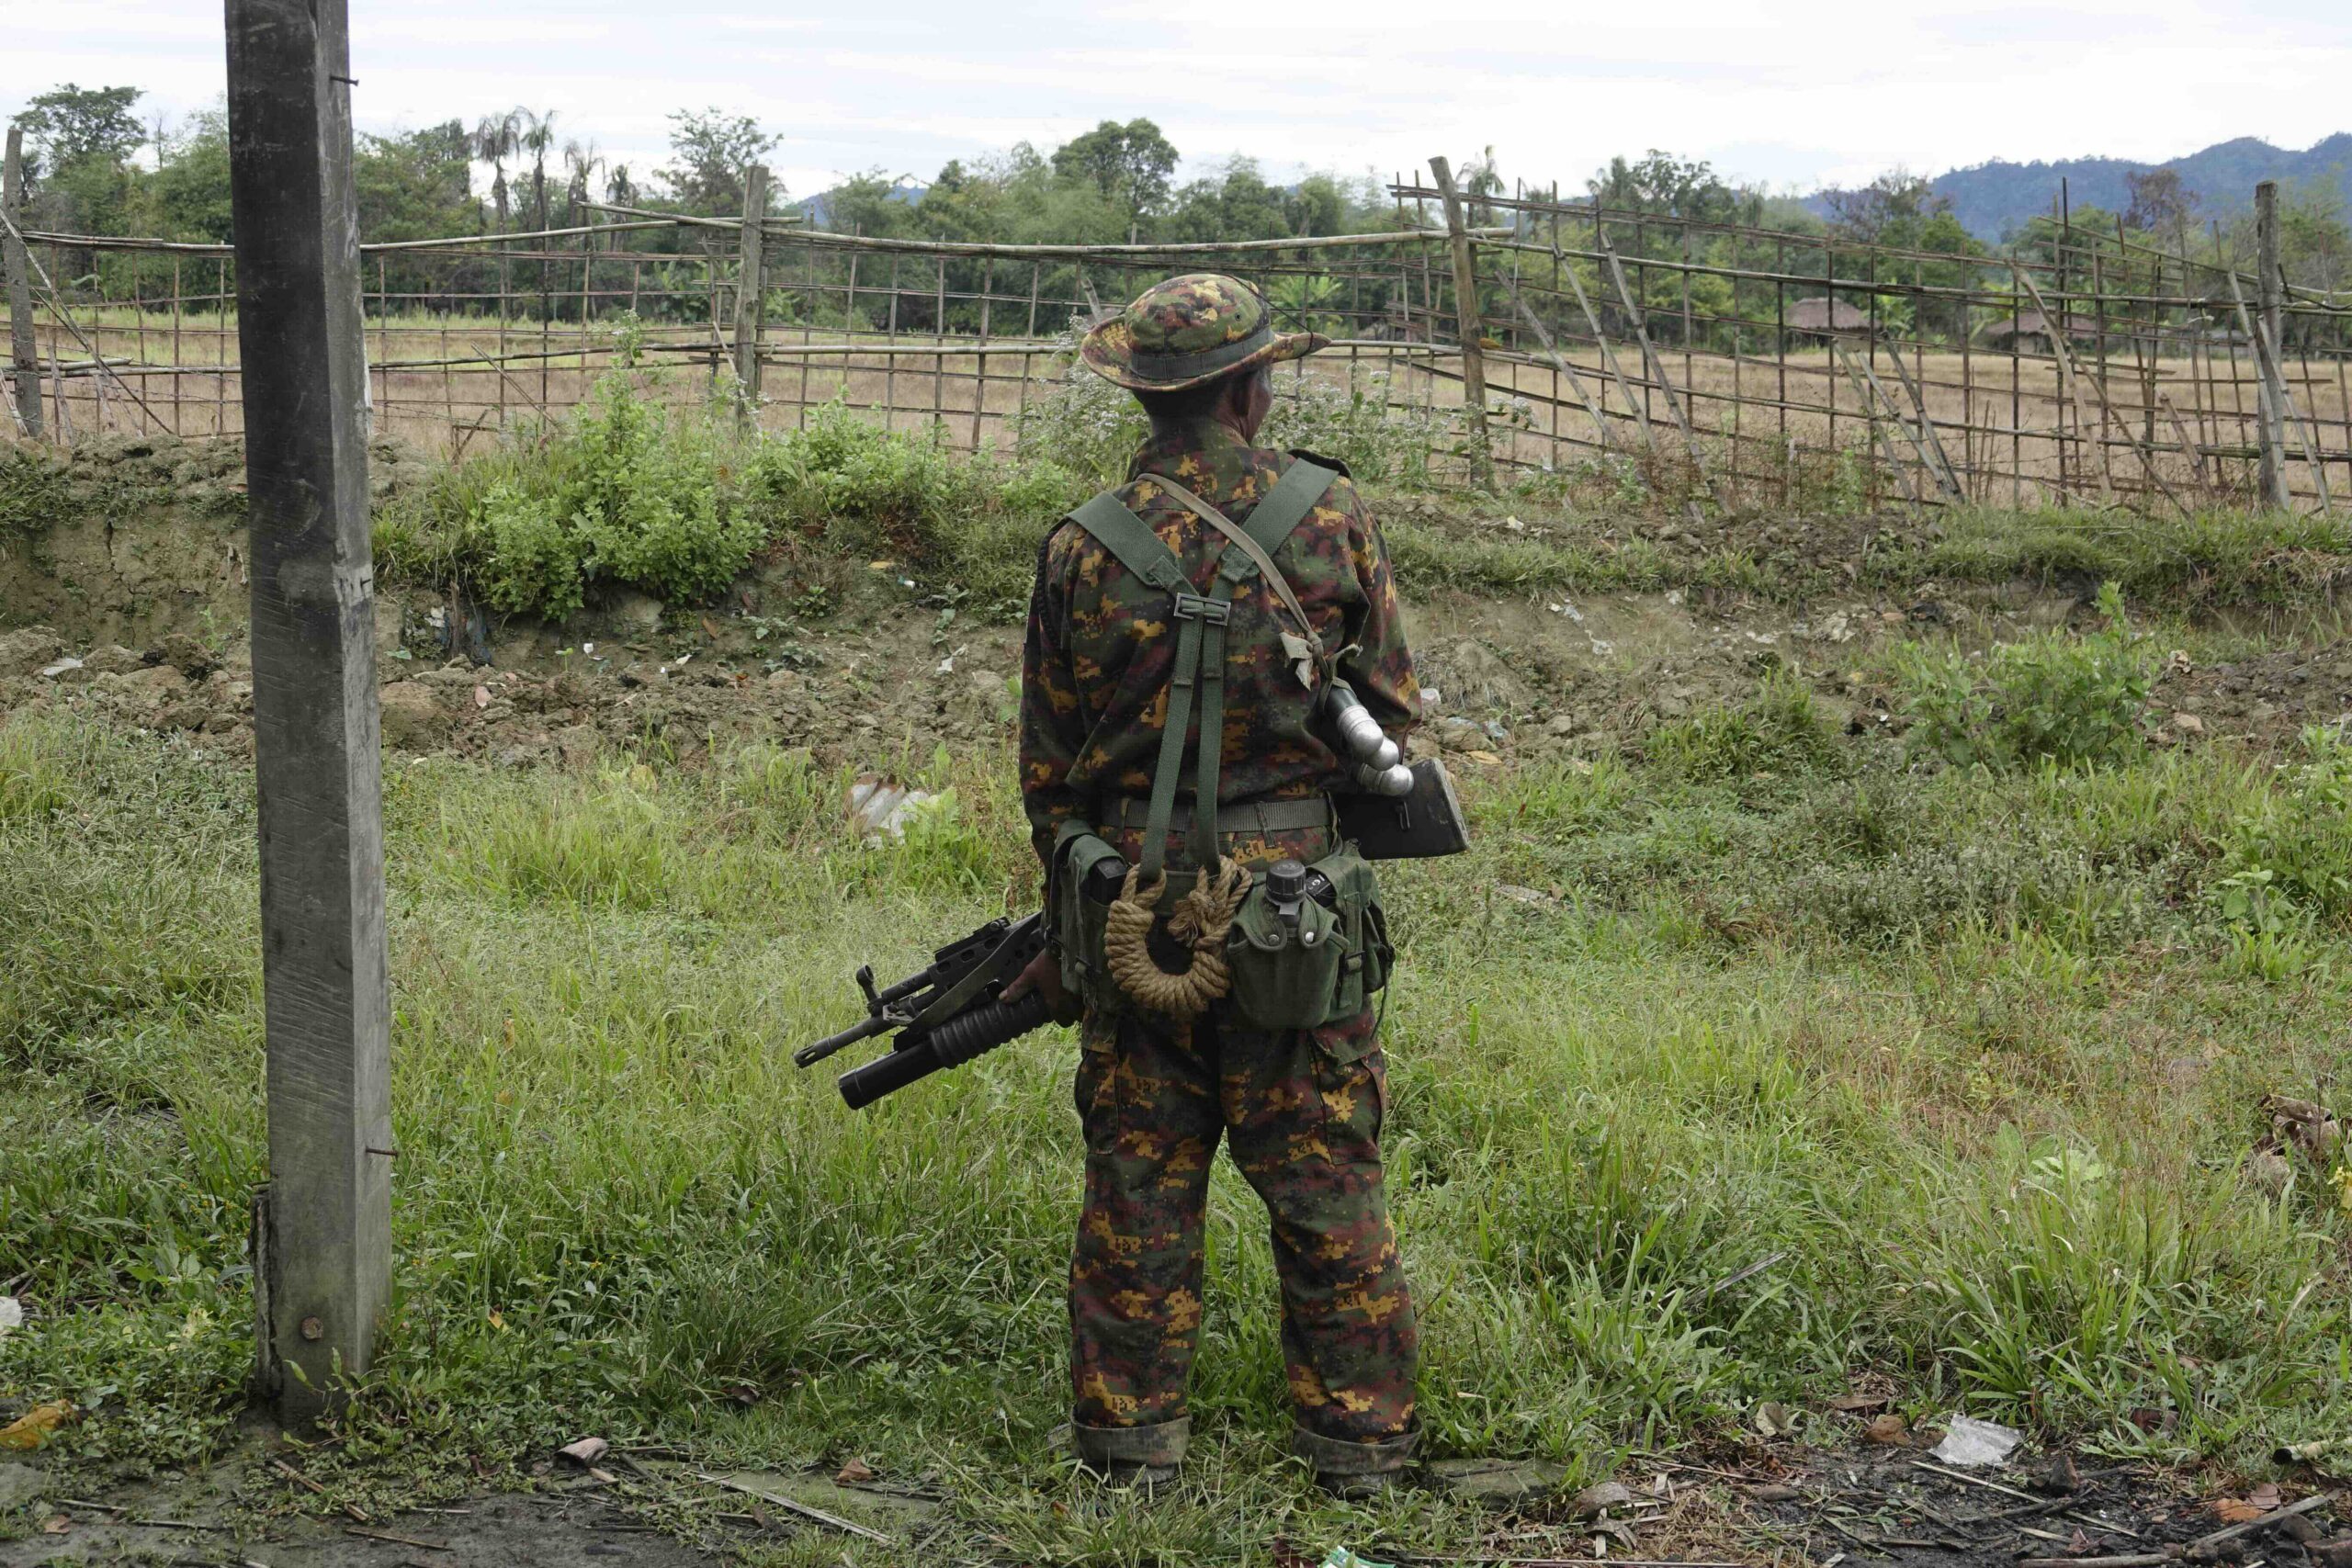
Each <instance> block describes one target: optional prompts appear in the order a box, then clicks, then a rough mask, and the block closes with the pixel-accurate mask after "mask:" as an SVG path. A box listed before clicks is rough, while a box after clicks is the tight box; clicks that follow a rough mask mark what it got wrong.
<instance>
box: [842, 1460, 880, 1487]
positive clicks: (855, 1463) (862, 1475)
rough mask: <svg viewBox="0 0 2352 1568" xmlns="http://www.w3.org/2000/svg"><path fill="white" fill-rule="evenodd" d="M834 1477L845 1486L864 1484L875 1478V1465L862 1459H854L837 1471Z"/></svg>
mask: <svg viewBox="0 0 2352 1568" xmlns="http://www.w3.org/2000/svg"><path fill="white" fill-rule="evenodd" d="M833 1479H834V1480H835V1481H838V1482H840V1483H842V1485H843V1486H862V1485H864V1484H865V1483H867V1482H869V1481H871V1480H873V1479H874V1467H873V1466H872V1465H870V1464H868V1463H866V1462H865V1461H864V1460H862V1459H853V1460H851V1461H849V1462H848V1463H847V1464H845V1465H843V1466H842V1467H841V1469H840V1470H839V1471H838V1472H835V1474H834V1476H833Z"/></svg>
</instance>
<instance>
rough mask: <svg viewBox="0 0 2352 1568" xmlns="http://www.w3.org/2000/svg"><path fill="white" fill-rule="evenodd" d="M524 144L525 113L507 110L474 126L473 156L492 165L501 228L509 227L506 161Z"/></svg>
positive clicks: (493, 192)
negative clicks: (507, 223) (507, 221)
mask: <svg viewBox="0 0 2352 1568" xmlns="http://www.w3.org/2000/svg"><path fill="white" fill-rule="evenodd" d="M522 145H523V111H522V110H521V109H508V110H506V111H505V112H504V113H503V114H486V115H484V116H482V117H481V120H480V121H479V122H478V123H477V124H476V125H475V126H474V133H473V155H474V156H475V157H476V158H479V159H480V160H481V161H482V162H483V163H485V164H489V165H490V199H491V201H492V204H493V205H494V206H495V207H496V208H497V209H498V226H499V228H500V229H502V230H503V229H504V228H505V227H506V206H507V196H508V191H507V187H506V160H507V159H509V158H511V157H513V156H514V155H515V153H516V152H519V151H520V150H521V148H522Z"/></svg>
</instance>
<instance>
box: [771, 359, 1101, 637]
mask: <svg viewBox="0 0 2352 1568" xmlns="http://www.w3.org/2000/svg"><path fill="white" fill-rule="evenodd" d="M1122 395H1123V396H1124V395H1125V394H1122ZM742 483H743V492H744V504H745V506H746V508H747V509H748V510H749V511H751V512H752V513H754V514H755V515H757V516H758V517H760V518H761V519H762V521H763V524H764V525H765V526H766V527H768V528H769V529H770V530H772V531H773V532H775V533H777V534H792V535H797V536H800V537H803V538H808V539H812V540H820V541H822V542H823V543H825V544H826V545H828V546H830V547H832V548H834V549H836V550H838V551H841V552H842V553H843V554H848V555H854V556H856V557H859V558H865V557H870V556H880V557H883V558H888V559H890V560H893V561H897V562H899V563H900V564H901V565H903V566H904V567H905V568H906V569H907V570H909V571H910V572H916V573H921V574H923V575H925V576H928V577H931V578H933V579H935V580H937V581H939V582H941V583H943V584H945V585H946V587H945V589H944V592H946V593H947V595H948V596H949V597H950V598H951V599H953V600H962V599H966V598H968V599H971V600H974V601H976V602H977V603H978V604H980V605H982V606H985V607H988V608H990V609H993V610H1006V611H1017V610H1018V608H1019V606H1020V604H1021V603H1022V602H1023V599H1024V598H1025V596H1026V594H1027V592H1028V590H1029V582H1030V577H1031V573H1032V570H1033V569H1034V563H1035V558H1036V551H1037V545H1038V542H1039V541H1040V540H1042V539H1043V538H1044V537H1045V536H1046V531H1047V530H1048V529H1049V528H1051V527H1052V526H1053V524H1054V522H1055V520H1056V519H1057V518H1058V517H1060V516H1061V515H1062V514H1063V513H1066V512H1068V511H1069V509H1070V508H1072V507H1073V506H1076V505H1077V504H1078V503H1079V502H1081V501H1083V500H1085V499H1086V497H1087V494H1088V493H1089V491H1091V489H1092V488H1093V486H1092V483H1091V481H1090V480H1089V479H1086V478H1085V477H1084V476H1082V475H1081V474H1079V473H1077V472H1075V471H1073V470H1072V469H1070V468H1069V467H1067V466H1065V465H1064V464H1062V463H1059V462H1056V461H1053V460H1051V459H1042V458H1039V459H1029V460H1017V461H1014V462H1012V463H1007V462H1005V461H1003V460H1002V459H1000V458H995V457H976V458H972V459H969V460H967V459H964V458H961V457H956V455H955V454H954V453H952V452H951V451H949V450H948V448H947V446H946V445H945V443H944V439H943V436H942V434H936V433H927V434H921V435H916V434H908V433H904V432H894V431H886V430H883V429H881V428H880V427H879V426H877V425H874V424H870V423H866V422H865V420H863V419H861V418H860V417H859V416H858V415H857V414H855V413H854V412H852V411H851V410H850V409H849V408H848V407H847V406H845V405H844V404H842V403H839V402H835V403H831V404H829V405H827V406H826V407H824V408H822V409H820V410H818V411H817V412H815V413H813V414H812V415H810V417H809V423H808V425H807V426H806V428H804V429H801V430H797V431H792V432H789V433H787V434H784V435H781V436H777V437H775V438H773V439H769V440H765V441H763V442H762V443H761V444H760V446H759V449H758V450H757V451H756V452H755V453H754V454H753V455H752V458H751V461H750V462H749V463H748V464H747V465H746V467H745V470H744V475H743V481H742Z"/></svg>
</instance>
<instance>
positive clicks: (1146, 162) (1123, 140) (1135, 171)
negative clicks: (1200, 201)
mask: <svg viewBox="0 0 2352 1568" xmlns="http://www.w3.org/2000/svg"><path fill="white" fill-rule="evenodd" d="M1175 172H1176V148H1175V146H1174V144H1173V143H1171V142H1170V141H1169V140H1168V138H1167V137H1165V136H1163V135H1161V134H1160V130H1159V127H1158V126H1157V125H1154V124H1153V123H1152V122H1151V121H1149V120H1148V119H1131V120H1129V121H1127V123H1126V124H1125V125H1121V124H1120V123H1119V122H1118V121H1117V120H1114V119H1106V120H1104V121H1103V123H1102V124H1100V125H1098V126H1096V127H1095V128H1094V129H1093V130H1090V131H1088V132H1087V133H1086V134H1085V135H1083V136H1080V137H1076V138H1073V139H1072V140H1070V141H1066V142H1064V143H1063V144H1062V145H1061V146H1059V147H1057V148H1056V149H1054V173H1055V174H1056V175H1059V176H1060V177H1061V178H1063V179H1066V180H1085V181H1088V182H1090V183H1091V184H1092V185H1093V186H1094V188H1095V189H1097V190H1099V191H1101V192H1102V193H1103V195H1104V196H1106V197H1110V198H1111V199H1112V200H1114V201H1115V202H1117V203H1119V204H1120V205H1121V206H1123V207H1125V209H1127V211H1128V212H1129V214H1130V215H1133V216H1137V217H1140V216H1142V215H1143V214H1145V213H1148V212H1155V211H1157V210H1159V206H1160V204H1161V203H1162V202H1164V201H1166V200H1167V199H1168V181H1169V176H1170V175H1173V174H1174V173H1175Z"/></svg>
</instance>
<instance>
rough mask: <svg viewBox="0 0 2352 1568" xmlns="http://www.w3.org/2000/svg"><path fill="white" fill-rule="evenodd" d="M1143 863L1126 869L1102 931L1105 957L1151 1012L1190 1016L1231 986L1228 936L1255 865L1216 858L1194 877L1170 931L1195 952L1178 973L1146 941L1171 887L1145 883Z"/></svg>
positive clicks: (1162, 879)
mask: <svg viewBox="0 0 2352 1568" xmlns="http://www.w3.org/2000/svg"><path fill="white" fill-rule="evenodd" d="M1142 877H1143V867H1142V866H1140V865H1135V866H1130V867H1128V868H1127V880H1126V882H1125V884H1124V885H1123V886H1121V887H1120V889H1119V897H1117V898H1116V899H1114V900H1113V902H1112V905H1111V908H1110V910H1109V912H1108V919H1107V921H1106V923H1105V925H1104V929H1103V956H1104V957H1105V958H1106V959H1107V960H1108V961H1109V964H1110V967H1111V977H1112V978H1113V979H1114V980H1116V981H1117V982H1118V983H1119V988H1120V989H1121V990H1123V991H1125V992H1126V993H1127V995H1128V996H1130V997H1132V998H1135V999H1136V1001H1137V1002H1140V1003H1141V1004H1143V1005H1144V1006H1145V1007H1147V1008H1149V1009H1150V1010H1152V1011H1154V1012H1159V1013H1165V1014H1167V1015H1168V1016H1169V1017H1170V1018H1175V1019H1191V1018H1197V1017H1199V1016H1200V1015H1201V1014H1202V1013H1203V1012H1204V1011H1205V1010H1207V1008H1208V1005H1209V1004H1210V1003H1211V1002H1213V1001H1216V999H1217V998H1219V997H1222V996H1224V995H1225V994H1226V993H1227V991H1230V990H1231V989H1233V972H1232V971H1231V970H1230V969H1229V968H1227V966H1226V962H1225V938H1226V933H1227V931H1230V930H1231V929H1232V927H1233V916H1234V911H1235V910H1237V909H1238V908H1241V900H1242V899H1243V898H1244V897H1247V896H1248V895H1249V892H1250V882H1251V881H1252V880H1253V879H1252V877H1251V876H1250V868H1249V867H1247V866H1245V865H1243V864H1241V863H1239V862H1238V861H1234V860H1230V859H1227V858H1226V857H1223V856H1219V857H1218V859H1217V863H1216V872H1215V873H1213V874H1203V875H1201V876H1200V877H1198V878H1197V879H1195V880H1194V882H1193V890H1192V891H1191V892H1189V893H1187V894H1185V895H1184V897H1183V898H1182V900H1181V901H1180V902H1179V903H1178V905H1177V907H1176V912H1175V913H1174V914H1172V915H1170V916H1169V917H1168V932H1169V934H1170V936H1172V937H1174V938H1175V939H1176V941H1177V942H1180V943H1182V945H1184V946H1185V947H1188V948H1190V949H1192V953H1193V961H1192V964H1191V965H1190V966H1189V967H1187V968H1186V969H1185V970H1184V972H1183V973H1182V974H1181V975H1171V974H1170V973H1169V972H1168V971H1167V970H1165V969H1162V968H1161V967H1160V966H1159V964H1158V963H1157V962H1156V961H1154V959H1153V958H1152V956H1151V949H1150V946H1149V945H1148V940H1147V939H1148V937H1149V936H1150V934H1151V922H1152V918H1153V915H1154V913H1155V911H1157V910H1158V908H1159V900H1160V896H1161V895H1162V894H1164V893H1166V892H1167V890H1168V878H1167V876H1166V875H1165V874H1162V875H1159V876H1156V877H1154V878H1153V879H1152V882H1151V886H1149V887H1148V888H1147V887H1144V886H1141V883H1142Z"/></svg>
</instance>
